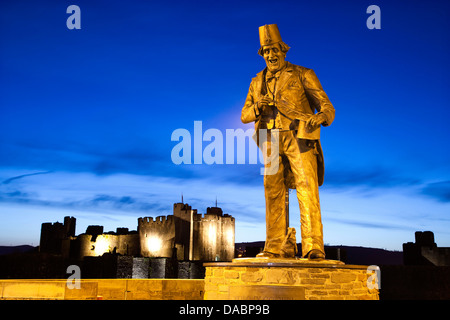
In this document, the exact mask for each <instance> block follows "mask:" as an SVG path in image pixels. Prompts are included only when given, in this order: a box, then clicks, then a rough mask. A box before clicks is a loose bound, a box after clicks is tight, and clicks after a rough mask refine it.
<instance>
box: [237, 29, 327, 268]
mask: <svg viewBox="0 0 450 320" xmlns="http://www.w3.org/2000/svg"><path fill="white" fill-rule="evenodd" d="M259 37H260V44H261V47H260V49H259V51H258V53H259V55H261V56H262V57H263V58H264V60H265V62H266V65H267V67H266V68H264V70H263V71H261V72H259V73H258V74H257V75H256V77H255V78H253V79H252V82H251V84H250V89H249V92H248V95H247V99H246V101H245V105H244V107H243V108H242V115H241V120H242V122H243V123H249V122H252V121H254V122H255V129H256V133H257V143H258V146H259V147H260V148H261V149H262V150H263V154H264V157H265V160H266V161H265V169H268V161H267V157H268V156H267V155H268V154H269V153H271V151H273V150H278V154H277V155H276V157H275V159H276V161H278V165H277V170H276V171H275V172H267V171H266V172H265V174H264V188H265V198H266V242H265V246H264V251H263V252H262V253H260V254H259V255H258V257H269V258H278V257H284V258H293V257H294V256H295V254H296V253H297V245H296V243H295V230H292V229H293V228H289V210H288V205H286V203H287V202H288V199H289V193H288V192H289V189H296V190H297V198H298V202H299V206H300V225H301V237H302V255H303V257H304V258H308V259H324V258H325V251H324V244H323V228H322V219H321V213H320V201H319V186H321V185H322V183H323V178H324V161H323V153H322V148H321V145H320V140H319V139H320V126H321V125H322V126H328V125H330V124H331V123H332V122H333V120H334V114H335V110H334V107H333V105H332V104H331V102H330V100H329V99H328V96H327V95H326V93H325V92H324V90H323V88H322V86H321V84H320V82H319V79H317V76H316V74H315V73H314V71H313V70H312V69H308V68H305V67H301V66H297V65H294V64H292V63H290V62H288V61H286V60H285V58H286V53H287V51H288V50H289V49H290V48H289V46H288V45H287V44H285V43H284V42H283V41H282V40H281V36H280V32H279V30H278V26H277V25H276V24H270V25H264V26H262V27H260V28H259ZM316 111H317V112H316ZM261 130H267V131H266V133H267V136H270V135H272V136H274V135H275V136H277V139H260V134H258V133H261V132H262V131H261ZM274 143H275V144H276V145H274ZM264 150H266V152H264ZM289 246H290V247H289Z"/></svg>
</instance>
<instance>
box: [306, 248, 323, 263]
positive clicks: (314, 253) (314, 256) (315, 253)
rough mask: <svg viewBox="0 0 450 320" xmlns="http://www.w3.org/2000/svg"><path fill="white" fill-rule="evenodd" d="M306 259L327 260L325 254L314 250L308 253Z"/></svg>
mask: <svg viewBox="0 0 450 320" xmlns="http://www.w3.org/2000/svg"><path fill="white" fill-rule="evenodd" d="M306 257H307V258H308V259H310V260H320V259H325V254H323V252H321V251H319V250H316V249H313V250H311V251H310V252H308V254H307V256H306Z"/></svg>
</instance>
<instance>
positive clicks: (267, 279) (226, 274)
mask: <svg viewBox="0 0 450 320" xmlns="http://www.w3.org/2000/svg"><path fill="white" fill-rule="evenodd" d="M205 267H206V276H205V297H204V298H205V300H227V299H230V300H255V299H256V300H264V299H267V300H272V299H273V300H378V299H379V292H378V290H377V289H375V288H374V289H369V288H368V286H367V280H368V278H369V277H371V276H372V277H373V279H374V278H375V273H373V274H372V273H368V272H367V266H354V265H339V266H326V265H325V266H324V265H318V264H309V265H308V264H304V265H302V266H295V267H292V266H288V265H286V266H283V265H279V266H237V265H233V264H232V263H228V264H227V263H216V264H213V263H208V264H205ZM371 279H372V278H371Z"/></svg>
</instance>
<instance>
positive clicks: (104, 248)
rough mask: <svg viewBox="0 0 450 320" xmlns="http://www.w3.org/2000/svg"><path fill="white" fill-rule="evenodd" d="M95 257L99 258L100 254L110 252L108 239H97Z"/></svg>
mask: <svg viewBox="0 0 450 320" xmlns="http://www.w3.org/2000/svg"><path fill="white" fill-rule="evenodd" d="M94 251H95V255H96V256H101V255H102V254H104V253H105V252H109V251H110V247H109V241H108V239H105V238H100V237H99V238H97V241H95V249H94Z"/></svg>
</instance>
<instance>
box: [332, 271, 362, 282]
mask: <svg viewBox="0 0 450 320" xmlns="http://www.w3.org/2000/svg"><path fill="white" fill-rule="evenodd" d="M355 280H356V274H355V273H349V272H333V273H332V274H331V282H333V283H349V282H352V281H355Z"/></svg>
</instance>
